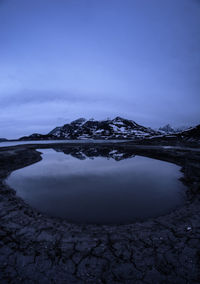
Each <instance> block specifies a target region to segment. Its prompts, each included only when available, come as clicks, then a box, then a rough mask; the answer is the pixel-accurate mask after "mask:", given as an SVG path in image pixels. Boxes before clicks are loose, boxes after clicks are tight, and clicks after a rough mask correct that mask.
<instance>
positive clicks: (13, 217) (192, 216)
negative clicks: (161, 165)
mask: <svg viewBox="0 0 200 284" xmlns="http://www.w3.org/2000/svg"><path fill="white" fill-rule="evenodd" d="M37 147H38V146H34V145H26V146H16V147H10V148H1V149H0V283H42V284H44V283H70V284H71V283H135V284H139V283H153V284H155V283H176V284H177V283H180V284H184V283H199V279H200V221H199V220H200V183H199V182H200V152H198V151H196V152H194V151H192V150H180V149H163V148H160V147H140V146H134V145H131V144H129V145H127V144H121V145H119V146H116V145H115V146H112V145H110V146H108V145H101V146H100V145H98V146H96V147H97V150H98V151H106V149H107V147H110V149H112V148H116V147H118V150H119V151H127V152H128V153H135V154H140V155H146V156H149V157H154V158H159V159H163V160H166V161H171V162H174V163H177V164H179V165H181V166H182V171H183V172H184V182H185V183H187V184H188V194H187V195H188V199H187V201H186V203H185V205H184V206H183V207H181V208H178V209H177V210H175V211H174V212H172V213H171V214H168V215H166V216H161V217H159V218H155V219H152V220H148V221H145V222H142V223H134V224H130V225H119V226H102V225H101V226H100V225H99V226H97V225H76V224H69V223H67V222H66V221H64V220H59V219H54V218H49V217H47V216H44V215H41V214H40V213H38V212H36V211H35V210H34V209H32V208H30V207H29V206H28V205H26V204H25V203H24V202H23V200H22V199H20V198H18V197H17V196H16V195H15V191H14V190H12V189H11V188H9V187H8V186H7V185H6V184H5V178H6V177H7V176H8V175H9V173H10V172H12V171H13V170H15V169H18V168H21V167H24V166H27V165H30V164H32V163H35V162H37V161H39V160H40V159H41V157H40V153H38V152H37V151H36V150H35V149H36V148H37ZM42 147H43V148H46V147H49V148H52V145H50V146H48V145H40V146H39V148H42ZM53 147H55V148H56V147H57V148H60V147H63V148H65V149H64V150H65V151H67V148H68V147H74V145H71V146H70V145H63V146H59V145H54V146H53ZM80 147H85V148H86V147H87V148H89V146H88V145H84V146H80V145H79V148H80ZM92 147H94V144H93V145H92Z"/></svg>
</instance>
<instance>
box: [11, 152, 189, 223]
mask: <svg viewBox="0 0 200 284" xmlns="http://www.w3.org/2000/svg"><path fill="white" fill-rule="evenodd" d="M39 151H40V152H42V153H43V154H42V157H43V159H42V161H40V162H38V163H36V164H34V165H31V166H28V167H26V168H23V169H20V170H17V171H15V172H13V173H12V174H11V176H10V177H9V178H8V180H7V183H8V184H9V185H10V186H11V187H12V188H14V189H15V190H16V192H17V195H18V196H20V197H22V198H23V199H24V200H25V201H26V202H27V203H29V204H30V205H31V206H33V207H34V208H36V209H37V210H39V211H40V212H44V213H46V214H48V215H50V216H56V217H61V218H66V219H67V220H69V221H72V222H78V223H100V224H110V223H111V224H119V223H130V222H134V221H136V220H144V219H146V218H149V217H155V216H159V215H162V214H165V213H168V212H170V211H172V210H173V209H175V208H176V207H177V206H180V205H181V204H182V203H183V202H184V197H185V194H184V192H185V187H184V185H183V184H182V183H181V182H180V180H179V178H180V177H181V173H180V168H179V167H178V166H176V165H174V164H171V163H167V162H163V161H159V160H155V159H150V158H146V157H141V156H135V155H134V154H133V153H131V152H130V153H129V152H123V151H121V150H117V149H109V148H106V147H105V148H100V149H98V148H87V147H83V148H81V147H72V148H69V147H66V149H61V148H55V149H54V150H53V149H42V150H39Z"/></svg>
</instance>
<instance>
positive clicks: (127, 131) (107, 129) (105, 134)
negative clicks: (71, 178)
mask: <svg viewBox="0 0 200 284" xmlns="http://www.w3.org/2000/svg"><path fill="white" fill-rule="evenodd" d="M49 134H50V135H53V136H55V137H57V138H62V139H88V138H94V139H116V138H118V139H121V138H141V137H149V136H152V135H156V134H157V132H156V131H154V130H152V129H150V128H146V127H144V126H141V125H139V124H137V123H136V122H134V121H132V120H128V119H124V118H121V117H116V118H114V119H112V120H102V121H97V120H85V119H83V118H81V119H77V120H75V121H72V122H71V123H69V124H65V125H64V126H62V127H56V128H55V129H53V130H52V131H50V132H49Z"/></svg>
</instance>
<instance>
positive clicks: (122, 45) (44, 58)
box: [0, 0, 200, 138]
mask: <svg viewBox="0 0 200 284" xmlns="http://www.w3.org/2000/svg"><path fill="white" fill-rule="evenodd" d="M199 4H200V1H198V0H192V1H191V0H168V1H165V0H149V1H147V0H56V1H55V0H42V1H41V0H29V1H27V0H6V1H3V0H0V107H1V112H0V137H7V138H16V137H20V136H23V135H28V134H31V133H33V132H39V133H47V132H48V131H50V130H51V129H52V128H53V127H55V126H57V125H62V124H64V123H67V122H70V121H71V120H73V119H76V118H78V117H86V118H88V119H89V118H91V117H94V118H96V119H104V118H107V117H111V118H113V117H115V116H118V115H120V116H123V117H126V118H129V119H133V120H135V121H136V122H138V123H140V124H143V125H145V126H151V127H159V126H161V125H163V124H166V123H171V124H172V125H174V126H180V125H188V126H190V125H195V124H198V123H200V113H199V106H200V79H199V77H200V76H199V74H200V5H199Z"/></svg>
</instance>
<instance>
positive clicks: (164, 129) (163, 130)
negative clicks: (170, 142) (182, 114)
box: [158, 124, 191, 134]
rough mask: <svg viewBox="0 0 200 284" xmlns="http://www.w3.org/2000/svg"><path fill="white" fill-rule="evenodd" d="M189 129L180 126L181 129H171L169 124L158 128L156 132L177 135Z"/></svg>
mask: <svg viewBox="0 0 200 284" xmlns="http://www.w3.org/2000/svg"><path fill="white" fill-rule="evenodd" d="M190 128H191V127H187V126H181V127H176V128H175V127H172V126H171V125H170V124H166V125H165V126H163V127H160V128H159V129H158V131H160V132H161V133H162V134H174V133H179V132H183V131H185V130H188V129H190Z"/></svg>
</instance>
